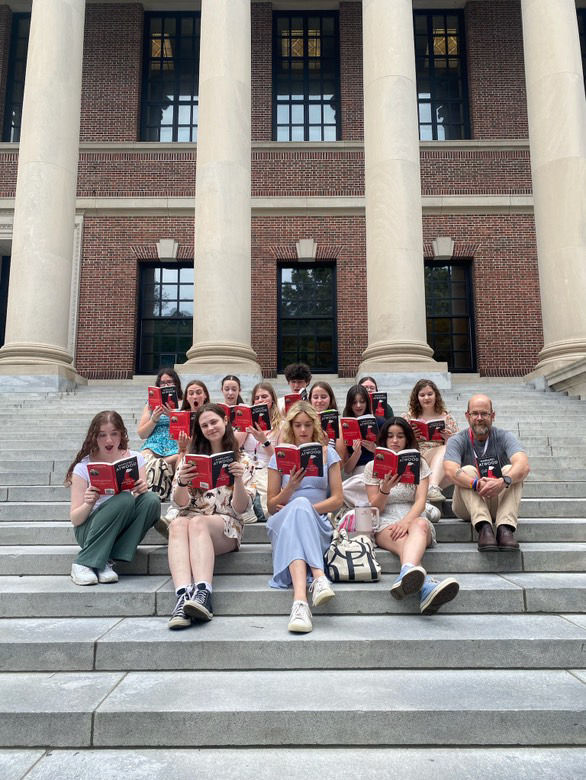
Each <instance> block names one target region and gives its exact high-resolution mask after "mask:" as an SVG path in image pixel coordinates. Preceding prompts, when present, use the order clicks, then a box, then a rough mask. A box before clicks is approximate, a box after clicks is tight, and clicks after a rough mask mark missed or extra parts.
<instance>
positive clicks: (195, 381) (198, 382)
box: [181, 379, 210, 412]
mask: <svg viewBox="0 0 586 780" xmlns="http://www.w3.org/2000/svg"><path fill="white" fill-rule="evenodd" d="M192 385H197V386H198V387H201V389H202V390H203V391H204V393H205V396H206V397H205V401H204V404H209V402H210V394H209V392H208V389H207V387H206V386H205V383H204V382H202V381H201V379H192V380H191V382H188V383H187V384H186V385H185V395H184V397H183V403H182V404H181V411H182V412H186V411H189V410H190V409H191V406H190V405H189V401H188V400H187V391H188V390H189V388H190V387H191V386H192Z"/></svg>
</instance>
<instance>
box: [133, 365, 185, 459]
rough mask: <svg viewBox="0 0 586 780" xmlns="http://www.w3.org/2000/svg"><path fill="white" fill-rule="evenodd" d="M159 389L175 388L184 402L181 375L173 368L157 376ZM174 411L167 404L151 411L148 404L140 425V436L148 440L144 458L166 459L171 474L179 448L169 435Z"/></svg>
mask: <svg viewBox="0 0 586 780" xmlns="http://www.w3.org/2000/svg"><path fill="white" fill-rule="evenodd" d="M155 385H156V386H157V387H175V389H176V390H177V398H178V399H179V401H182V400H183V391H182V389H181V380H180V379H179V375H178V374H177V372H176V371H174V370H173V369H172V368H163V369H161V370H160V371H159V373H158V374H157V378H156V380H155ZM172 411H173V409H172V408H171V407H170V406H167V405H166V404H165V405H164V406H157V408H156V409H150V408H149V405H148V404H146V405H145V408H144V410H143V413H142V417H141V418H140V422H139V424H138V435H139V436H140V438H141V439H146V441H145V443H144V444H143V445H142V447H141V452H142V454H143V456H144V457H145V458H146V459H147V460H148V459H149V458H150V457H155V458H164V459H165V460H166V461H167V463H168V464H169V466H170V467H171V472H173V470H174V469H175V465H176V462H177V457H178V454H179V446H178V444H177V441H176V440H175V439H172V438H171V436H170V435H169V423H170V419H169V415H170V414H171V412H172Z"/></svg>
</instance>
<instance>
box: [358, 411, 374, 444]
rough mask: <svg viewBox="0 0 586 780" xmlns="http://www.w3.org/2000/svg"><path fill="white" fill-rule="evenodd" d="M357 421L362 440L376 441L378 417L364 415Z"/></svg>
mask: <svg viewBox="0 0 586 780" xmlns="http://www.w3.org/2000/svg"><path fill="white" fill-rule="evenodd" d="M356 419H357V420H358V425H359V426H360V438H361V439H365V441H376V439H377V436H378V425H377V422H376V417H375V416H374V415H373V414H363V415H361V416H360V417H357V418H356Z"/></svg>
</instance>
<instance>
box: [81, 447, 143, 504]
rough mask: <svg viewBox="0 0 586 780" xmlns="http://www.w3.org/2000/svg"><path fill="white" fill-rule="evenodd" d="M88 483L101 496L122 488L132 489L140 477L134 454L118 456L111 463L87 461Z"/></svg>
mask: <svg viewBox="0 0 586 780" xmlns="http://www.w3.org/2000/svg"><path fill="white" fill-rule="evenodd" d="M87 469H88V473H89V477H90V485H91V486H92V487H95V488H98V490H99V491H100V495H102V496H114V495H116V494H117V493H121V492H122V491H123V490H132V489H133V488H134V486H135V484H136V483H137V482H138V480H139V479H140V475H139V473H138V460H137V458H136V455H131V456H130V457H129V458H120V460H115V461H114V462H113V463H103V462H98V463H88V467H87Z"/></svg>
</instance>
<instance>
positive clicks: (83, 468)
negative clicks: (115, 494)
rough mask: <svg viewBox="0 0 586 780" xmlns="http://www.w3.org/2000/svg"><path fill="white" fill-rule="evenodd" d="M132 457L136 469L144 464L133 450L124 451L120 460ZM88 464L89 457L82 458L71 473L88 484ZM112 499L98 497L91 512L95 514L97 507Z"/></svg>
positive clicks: (142, 459) (141, 458)
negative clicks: (136, 463) (135, 460)
mask: <svg viewBox="0 0 586 780" xmlns="http://www.w3.org/2000/svg"><path fill="white" fill-rule="evenodd" d="M133 455H134V457H135V458H136V459H137V460H138V469H139V471H140V469H141V468H142V467H143V466H144V464H145V459H144V458H143V456H142V455H141V454H140V452H135V451H134V450H126V453H125V454H124V455H121V456H120V458H131V457H132V456H133ZM120 458H116V460H120ZM89 462H90V456H89V455H86V456H85V458H82V459H81V460H80V461H79V463H77V464H76V466H75V468H74V469H73V473H74V474H76V475H77V476H78V477H81V478H82V479H85V481H86V482H87V483H88V485H89V484H90V475H89V471H88V468H87V467H88V463H89ZM109 498H112V496H100V497H99V498H98V500H97V501H96V503H95V504H94V506H93V508H92V512H95V511H96V509H98V507H100V506H102V504H104V503H106V501H107V500H108V499H109Z"/></svg>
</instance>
